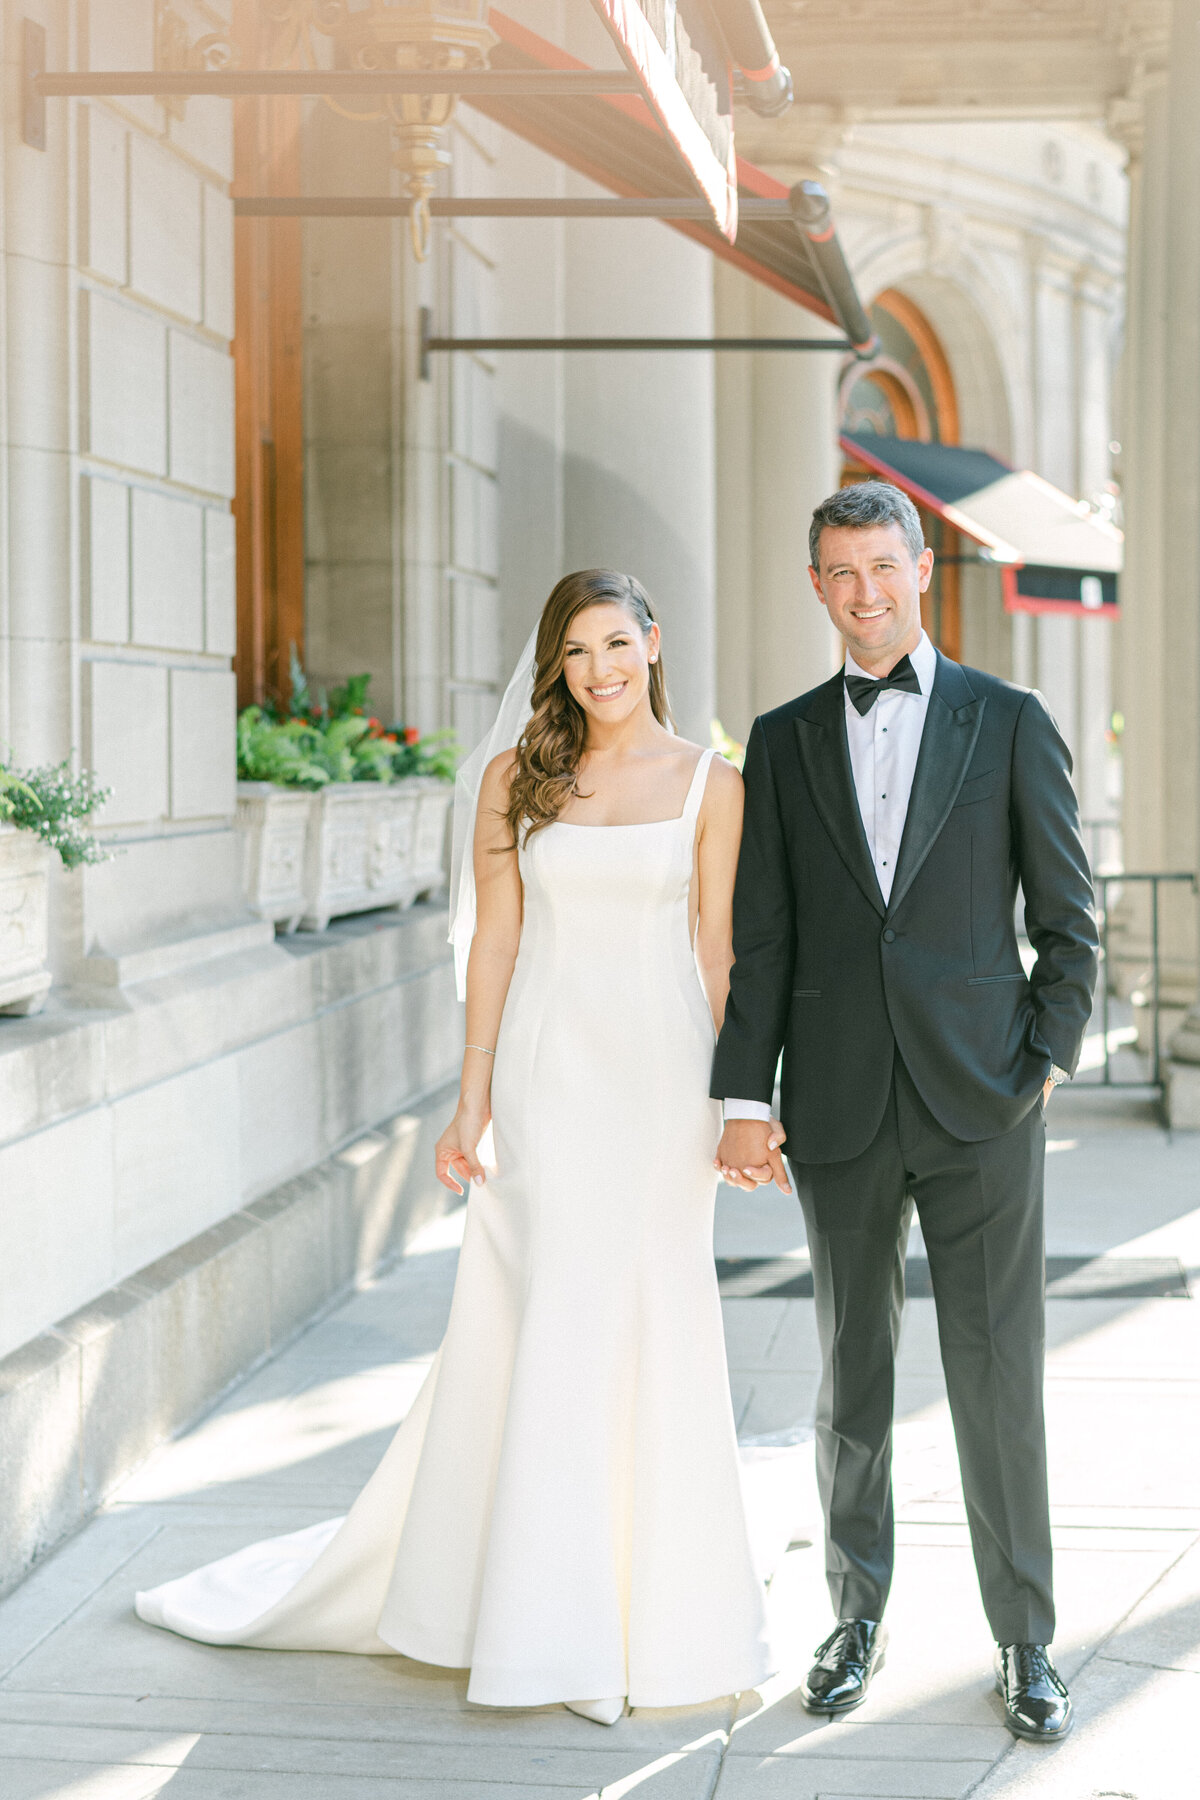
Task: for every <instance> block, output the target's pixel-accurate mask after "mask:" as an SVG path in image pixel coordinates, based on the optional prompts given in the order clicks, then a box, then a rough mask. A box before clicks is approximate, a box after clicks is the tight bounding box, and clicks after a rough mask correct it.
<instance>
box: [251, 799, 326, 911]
mask: <svg viewBox="0 0 1200 1800" xmlns="http://www.w3.org/2000/svg"><path fill="white" fill-rule="evenodd" d="M313 799H314V795H312V794H311V793H307V792H305V790H304V789H303V788H289V787H277V786H276V785H275V783H274V782H271V781H239V782H238V784H237V825H238V830H239V831H240V832H241V834H242V856H243V865H242V866H243V882H244V891H245V895H246V904H247V905H248V906H249V908H250V910H251V912H254V913H257V914H258V917H259V918H260V919H270V920H272V921H273V922H274V923H275V924H277V925H281V926H282V927H283V929H284V930H285V931H295V929H296V927H297V925H298V924H299V922H300V915H301V913H303V911H304V853H305V847H306V845H307V842H308V823H309V816H310V814H311V812H312V806H313Z"/></svg>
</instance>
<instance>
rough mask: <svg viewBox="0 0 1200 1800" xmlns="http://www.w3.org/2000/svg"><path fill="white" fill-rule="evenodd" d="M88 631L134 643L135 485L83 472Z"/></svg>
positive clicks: (95, 638)
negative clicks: (131, 600) (131, 599)
mask: <svg viewBox="0 0 1200 1800" xmlns="http://www.w3.org/2000/svg"><path fill="white" fill-rule="evenodd" d="M82 510H83V539H84V547H83V568H84V575H85V585H84V607H85V613H84V620H85V623H84V631H85V633H86V635H87V636H88V637H89V638H90V639H91V640H92V642H93V643H97V644H127V643H128V642H129V489H128V488H127V487H126V486H125V484H124V482H120V481H101V480H98V479H97V478H96V477H95V476H93V475H85V476H84V477H83V509H82Z"/></svg>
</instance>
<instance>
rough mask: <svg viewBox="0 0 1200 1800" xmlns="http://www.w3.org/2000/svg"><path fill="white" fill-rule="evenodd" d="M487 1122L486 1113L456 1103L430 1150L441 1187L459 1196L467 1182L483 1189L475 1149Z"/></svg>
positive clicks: (488, 1121)
mask: <svg viewBox="0 0 1200 1800" xmlns="http://www.w3.org/2000/svg"><path fill="white" fill-rule="evenodd" d="M490 1122H491V1112H490V1110H488V1111H479V1110H477V1109H468V1108H466V1107H464V1106H462V1105H461V1103H460V1105H459V1108H458V1111H457V1112H456V1113H455V1115H454V1117H453V1118H452V1119H451V1121H450V1123H449V1124H448V1125H447V1127H446V1129H445V1131H443V1133H442V1135H441V1137H440V1138H439V1139H438V1141H437V1147H436V1149H435V1151H434V1157H435V1163H434V1170H435V1173H436V1175H437V1178H438V1180H439V1181H440V1182H441V1184H442V1186H443V1187H446V1188H452V1189H453V1191H454V1192H455V1193H456V1194H462V1193H465V1192H466V1184H467V1182H468V1181H471V1182H473V1183H474V1184H475V1186H476V1187H482V1186H483V1183H484V1173H483V1164H482V1163H481V1162H480V1160H479V1156H478V1149H479V1140H480V1138H481V1137H482V1136H483V1134H484V1132H485V1131H486V1130H487V1128H488V1125H489V1123H490Z"/></svg>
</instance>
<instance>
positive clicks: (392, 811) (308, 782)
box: [238, 653, 456, 931]
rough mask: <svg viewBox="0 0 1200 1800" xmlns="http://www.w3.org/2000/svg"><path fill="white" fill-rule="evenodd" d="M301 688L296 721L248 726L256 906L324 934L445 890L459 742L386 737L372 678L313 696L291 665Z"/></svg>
mask: <svg viewBox="0 0 1200 1800" xmlns="http://www.w3.org/2000/svg"><path fill="white" fill-rule="evenodd" d="M291 685H292V698H291V705H290V706H289V707H288V708H287V710H286V711H284V710H282V709H279V708H274V709H267V708H257V707H251V708H247V710H246V711H245V712H244V713H243V714H242V715H241V718H240V719H239V722H238V770H239V775H240V776H241V777H242V780H241V781H240V783H239V788H238V812H239V824H240V825H241V826H242V829H243V830H244V832H245V835H246V889H247V895H248V897H249V899H250V904H251V905H252V906H254V907H255V909H256V910H258V911H260V913H261V916H263V917H271V918H275V919H276V920H278V921H279V922H280V923H282V924H283V925H284V926H285V928H286V929H290V928H294V927H295V926H296V925H297V924H298V925H299V926H300V927H301V928H303V929H304V930H308V931H322V930H324V928H325V926H326V925H327V924H328V923H329V920H330V919H331V918H338V917H341V916H342V915H344V914H346V913H353V912H363V911H366V910H368V909H371V908H374V907H381V906H409V905H411V904H412V902H413V901H414V900H416V899H417V898H418V897H420V896H421V895H422V894H428V893H431V892H432V891H433V890H434V889H436V888H438V887H440V886H441V884H442V880H443V847H444V840H445V822H446V813H447V809H448V807H449V803H450V798H451V793H452V783H453V778H454V767H455V761H456V754H455V749H454V746H453V734H452V733H448V732H439V733H436V734H435V735H434V736H432V737H430V738H422V737H421V734H420V733H419V732H417V731H415V730H405V729H404V728H403V727H396V728H395V729H393V730H392V731H387V730H385V729H384V727H383V725H382V723H381V722H380V720H379V719H377V718H374V717H373V716H372V715H371V714H370V713H369V712H368V710H367V690H368V687H369V685H370V676H369V675H355V676H352V677H351V678H350V680H349V681H347V682H346V684H345V685H344V686H343V687H338V688H334V689H333V690H332V691H331V692H330V693H329V694H328V695H327V696H326V695H325V694H319V695H314V694H313V692H312V689H311V687H310V684H309V681H308V678H307V676H306V675H305V673H304V670H303V668H302V667H301V666H300V663H299V660H298V658H297V657H296V656H295V654H294V653H293V658H292V671H291ZM284 793H286V795H287V799H286V800H283V799H281V798H280V795H281V794H284ZM302 811H303V815H304V824H303V847H302V848H301V847H300V844H301V826H300V814H301V812H302Z"/></svg>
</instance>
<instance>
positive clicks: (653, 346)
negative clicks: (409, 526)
mask: <svg viewBox="0 0 1200 1800" xmlns="http://www.w3.org/2000/svg"><path fill="white" fill-rule="evenodd" d="M419 314H420V340H419V346H418V351H417V371H418V373H419V375H420V377H421V380H422V381H428V380H430V378H431V376H432V374H433V369H432V364H431V361H430V358H431V357H432V356H433V354H434V352H435V351H450V352H454V351H465V352H466V353H467V354H468V355H473V356H479V355H488V354H489V353H490V352H492V351H494V350H518V351H531V350H534V351H536V350H542V351H546V350H549V351H555V350H592V351H597V350H599V351H629V350H634V351H646V350H649V351H655V352H657V351H671V350H701V351H706V350H737V351H741V352H742V353H744V354H746V353H757V352H758V351H806V350H834V351H837V352H838V353H839V354H841V355H843V356H845V355H847V354H849V353H850V352H851V351H852V350H853V348H854V346H853V345H852V344H851V343H850V342H849V340H848V339H847V338H753V337H750V338H735V337H718V338H698V337H696V338H693V337H689V338H671V337H653V338H649V337H647V338H638V337H528V338H521V337H475V338H466V337H439V336H437V335H436V334H435V333H434V331H433V312H432V309H431V308H430V307H428V306H422V307H421V308H419Z"/></svg>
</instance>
